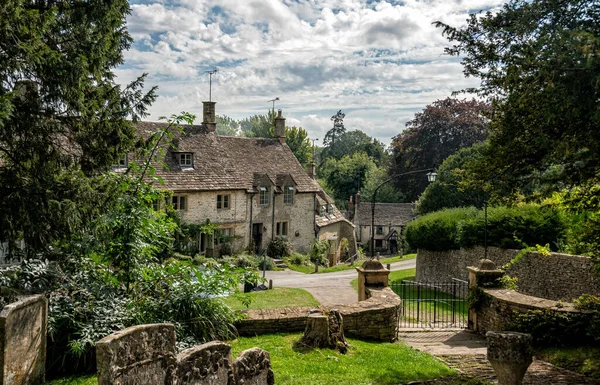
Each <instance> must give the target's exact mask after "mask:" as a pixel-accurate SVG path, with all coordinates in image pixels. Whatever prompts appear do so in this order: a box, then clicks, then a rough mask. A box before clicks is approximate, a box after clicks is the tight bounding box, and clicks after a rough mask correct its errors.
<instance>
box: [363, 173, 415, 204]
mask: <svg viewBox="0 0 600 385" xmlns="http://www.w3.org/2000/svg"><path fill="white" fill-rule="evenodd" d="M388 178H389V175H388V170H387V168H385V167H376V168H372V169H370V170H368V172H367V175H366V177H365V183H364V187H363V189H362V191H361V195H362V197H363V198H362V199H363V200H365V201H371V199H372V197H373V192H374V191H375V189H376V188H377V186H379V185H380V184H381V183H383V182H384V181H385V180H386V179H388ZM404 201H405V197H404V195H403V194H402V191H400V190H398V189H397V188H396V187H394V185H393V184H392V183H386V184H384V185H383V186H381V188H380V189H379V191H377V203H400V202H404Z"/></svg>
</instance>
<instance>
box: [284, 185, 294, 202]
mask: <svg viewBox="0 0 600 385" xmlns="http://www.w3.org/2000/svg"><path fill="white" fill-rule="evenodd" d="M283 203H285V204H286V205H291V204H293V203H294V186H284V188H283Z"/></svg>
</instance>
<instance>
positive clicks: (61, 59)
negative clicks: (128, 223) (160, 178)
mask: <svg viewBox="0 0 600 385" xmlns="http://www.w3.org/2000/svg"><path fill="white" fill-rule="evenodd" d="M128 13H129V4H128V2H127V1H125V0H115V1H111V2H102V1H90V2H66V1H63V2H53V1H48V2H45V1H35V2H32V1H23V0H7V1H4V2H2V4H0V200H1V201H2V204H3V208H2V210H0V229H1V230H0V239H3V240H7V241H9V242H10V243H13V244H14V242H15V241H16V240H18V239H23V240H24V242H25V244H26V246H27V251H28V253H29V254H32V253H34V252H35V251H38V250H44V249H46V248H47V247H48V246H50V245H51V244H52V242H54V241H57V240H60V239H64V238H67V237H69V235H70V234H73V233H74V232H80V231H81V230H82V228H85V224H86V222H87V220H88V219H89V217H90V216H93V215H98V214H99V211H101V210H102V207H99V205H97V204H91V203H97V202H98V201H102V198H101V196H102V191H98V190H97V189H96V188H95V186H93V185H92V181H91V180H90V179H89V177H90V176H93V175H97V174H99V173H101V172H104V171H106V170H107V169H108V168H109V166H110V165H111V164H113V163H116V161H117V160H118V158H119V156H120V155H121V154H124V153H126V152H127V151H128V150H130V149H131V148H132V147H133V145H134V138H135V130H134V127H133V124H132V123H131V121H134V122H135V121H136V120H138V119H139V118H140V117H143V116H145V114H146V109H147V107H148V106H149V104H150V103H151V102H152V101H154V100H155V98H156V93H155V88H152V89H151V90H150V92H147V93H143V92H142V88H143V79H144V76H142V77H140V78H138V79H136V80H135V81H134V82H132V83H131V84H129V85H128V86H127V87H124V88H122V87H120V86H119V85H117V84H115V83H114V74H113V73H112V69H113V68H114V67H116V66H118V65H119V64H122V62H123V55H122V51H123V50H126V49H128V48H129V47H130V45H131V42H132V39H131V37H130V35H129V34H128V32H127V30H126V28H125V23H126V20H125V18H126V15H127V14H128ZM126 119H130V120H131V121H128V120H126Z"/></svg>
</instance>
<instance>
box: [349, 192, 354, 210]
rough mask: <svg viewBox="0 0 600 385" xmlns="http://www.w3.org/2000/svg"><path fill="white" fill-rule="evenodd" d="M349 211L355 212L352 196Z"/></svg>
mask: <svg viewBox="0 0 600 385" xmlns="http://www.w3.org/2000/svg"><path fill="white" fill-rule="evenodd" d="M348 211H354V202H352V195H350V201H349V202H348Z"/></svg>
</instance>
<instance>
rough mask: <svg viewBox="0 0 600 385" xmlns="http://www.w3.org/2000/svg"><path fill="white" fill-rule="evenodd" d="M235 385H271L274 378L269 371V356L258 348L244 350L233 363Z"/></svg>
mask: <svg viewBox="0 0 600 385" xmlns="http://www.w3.org/2000/svg"><path fill="white" fill-rule="evenodd" d="M233 371H234V374H235V381H236V382H235V383H236V384H237V385H273V384H275V376H274V374H273V370H272V369H271V356H270V355H269V352H266V351H264V350H262V349H260V348H252V349H248V350H244V351H243V352H242V353H240V355H239V357H238V358H236V360H235V361H234V362H233Z"/></svg>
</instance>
